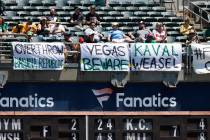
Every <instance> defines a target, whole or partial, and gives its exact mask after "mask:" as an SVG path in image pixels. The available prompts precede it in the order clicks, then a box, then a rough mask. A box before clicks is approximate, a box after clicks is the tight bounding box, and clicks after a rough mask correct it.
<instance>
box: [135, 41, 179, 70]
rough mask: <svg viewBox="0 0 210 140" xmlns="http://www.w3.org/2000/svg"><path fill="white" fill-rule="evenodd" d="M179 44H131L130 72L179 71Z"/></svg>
mask: <svg viewBox="0 0 210 140" xmlns="http://www.w3.org/2000/svg"><path fill="white" fill-rule="evenodd" d="M181 62H182V46H181V44H178V43H174V44H170V43H167V44H164V43H161V44H159V43H154V44H147V43H136V44H131V70H132V71H181Z"/></svg>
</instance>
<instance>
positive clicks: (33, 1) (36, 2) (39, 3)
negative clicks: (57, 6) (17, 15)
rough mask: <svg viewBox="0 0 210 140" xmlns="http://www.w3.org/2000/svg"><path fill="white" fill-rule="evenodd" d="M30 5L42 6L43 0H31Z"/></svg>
mask: <svg viewBox="0 0 210 140" xmlns="http://www.w3.org/2000/svg"><path fill="white" fill-rule="evenodd" d="M29 5H30V6H42V0H29Z"/></svg>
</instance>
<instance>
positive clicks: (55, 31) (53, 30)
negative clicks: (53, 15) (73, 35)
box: [50, 19, 65, 35]
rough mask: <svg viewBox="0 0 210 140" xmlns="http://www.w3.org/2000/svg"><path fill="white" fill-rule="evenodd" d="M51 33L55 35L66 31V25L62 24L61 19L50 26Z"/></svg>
mask: <svg viewBox="0 0 210 140" xmlns="http://www.w3.org/2000/svg"><path fill="white" fill-rule="evenodd" d="M50 33H51V34H54V35H63V34H64V33H65V27H64V26H63V25H61V24H60V20H59V19H58V20H57V21H56V22H55V24H52V25H51V26H50Z"/></svg>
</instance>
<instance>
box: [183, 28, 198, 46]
mask: <svg viewBox="0 0 210 140" xmlns="http://www.w3.org/2000/svg"><path fill="white" fill-rule="evenodd" d="M199 42H200V41H199V39H198V36H197V34H196V32H195V30H194V29H191V30H189V35H188V36H187V40H186V44H188V45H189V44H191V43H199Z"/></svg>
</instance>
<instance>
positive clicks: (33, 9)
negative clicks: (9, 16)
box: [23, 6, 36, 11]
mask: <svg viewBox="0 0 210 140" xmlns="http://www.w3.org/2000/svg"><path fill="white" fill-rule="evenodd" d="M23 9H24V10H25V11H36V7H34V6H23Z"/></svg>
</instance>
